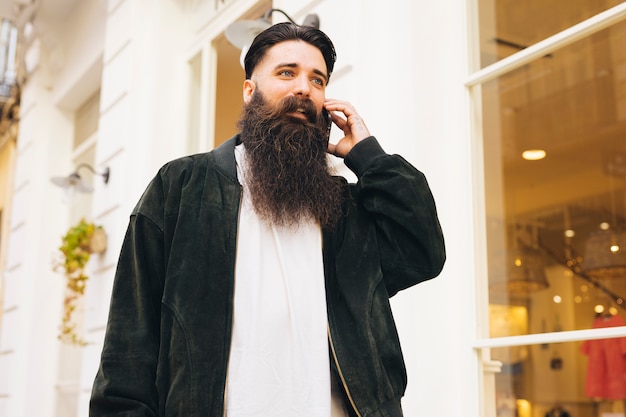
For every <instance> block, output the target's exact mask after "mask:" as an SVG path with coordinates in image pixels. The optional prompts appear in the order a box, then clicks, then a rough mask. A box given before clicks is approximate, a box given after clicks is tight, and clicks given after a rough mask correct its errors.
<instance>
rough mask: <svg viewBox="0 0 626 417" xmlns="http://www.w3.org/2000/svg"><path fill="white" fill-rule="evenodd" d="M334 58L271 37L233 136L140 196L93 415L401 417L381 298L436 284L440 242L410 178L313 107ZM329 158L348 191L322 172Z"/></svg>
mask: <svg viewBox="0 0 626 417" xmlns="http://www.w3.org/2000/svg"><path fill="white" fill-rule="evenodd" d="M334 62H335V51H334V47H333V45H332V42H331V41H330V39H328V37H327V36H326V35H325V34H324V33H323V32H321V31H319V30H318V29H314V28H310V27H300V26H296V25H294V24H291V23H281V24H277V25H274V26H272V27H270V28H269V29H267V30H266V31H264V32H263V33H261V34H260V35H258V36H257V38H256V39H255V40H254V43H253V44H252V45H251V47H250V49H249V51H248V53H247V55H246V58H245V69H246V80H245V81H244V85H243V95H244V103H245V106H244V112H243V115H242V117H241V119H240V122H239V127H240V134H238V135H236V136H235V137H234V138H233V139H231V140H230V141H228V142H226V143H225V144H223V145H222V146H220V147H219V148H218V149H216V150H214V151H212V152H209V153H206V154H201V155H194V156H190V157H186V158H181V159H178V160H175V161H172V162H170V163H168V164H166V165H165V166H164V167H163V168H162V169H161V170H160V171H159V173H158V174H157V175H156V177H155V178H154V179H153V181H152V182H151V183H150V185H149V186H148V188H147V189H146V191H145V193H144V195H143V196H142V197H141V199H140V201H139V203H138V204H137V206H136V208H135V210H134V211H133V213H132V215H131V219H130V224H129V226H128V230H127V234H126V237H125V240H124V244H123V247H122V250H121V254H120V259H119V263H118V269H117V272H116V278H115V283H114V287H113V295H112V301H111V310H110V316H109V322H108V327H107V331H106V337H105V341H104V349H103V352H102V358H101V364H100V368H99V370H98V374H97V376H96V380H95V383H94V387H93V392H92V398H91V403H90V415H92V416H185V417H191V416H216V417H217V416H220V417H221V416H224V415H225V416H227V417H252V416H254V417H263V416H265V417H283V416H284V417H294V416H304V417H329V416H333V417H335V416H342V417H344V416H363V417H365V416H371V417H382V416H392V417H396V416H401V415H402V410H401V406H400V399H401V397H402V395H403V393H404V390H405V387H406V372H405V367H404V361H403V358H402V353H401V350H400V344H399V340H398V336H397V333H396V329H395V325H394V321H393V317H392V313H391V309H390V306H389V297H391V296H392V295H394V294H395V293H396V292H398V291H399V290H402V289H405V288H407V287H410V286H412V285H415V284H416V283H419V282H422V281H424V280H427V279H430V278H433V277H435V276H437V275H438V274H439V273H440V271H441V269H442V267H443V264H444V261H445V251H444V241H443V236H442V233H441V228H440V226H439V221H438V219H437V214H436V209H435V204H434V201H433V199H432V195H431V192H430V190H429V187H428V185H427V182H426V180H425V178H424V176H423V175H422V174H421V173H420V172H419V171H417V170H416V169H415V168H413V167H412V166H411V165H410V164H408V163H407V162H406V161H405V160H404V159H402V158H401V157H399V156H394V155H387V154H386V153H384V151H383V150H382V148H381V147H380V145H379V144H378V142H377V141H376V139H375V138H374V137H373V136H371V135H370V133H369V131H368V129H367V127H366V125H365V123H364V122H363V120H362V119H361V117H360V116H359V115H358V113H357V112H356V110H355V109H354V107H353V106H352V105H351V104H349V103H347V102H345V101H340V100H333V99H326V97H325V88H326V85H327V83H328V79H329V77H330V75H331V72H332V70H333V66H334ZM330 120H332V122H333V123H334V124H335V125H336V126H337V127H338V128H339V129H341V130H342V131H343V133H344V137H343V138H342V139H341V140H339V141H338V142H337V144H329V143H328V129H329V128H330V125H329V122H330ZM327 153H331V154H334V155H336V156H339V157H342V158H345V163H346V165H347V166H348V167H350V168H351V169H352V170H353V171H354V172H355V174H356V175H357V176H358V178H359V181H358V183H357V184H351V185H349V184H347V183H346V181H345V180H344V179H341V178H339V177H336V176H333V175H331V173H330V169H329V166H328V162H327Z"/></svg>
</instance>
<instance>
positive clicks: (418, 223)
mask: <svg viewBox="0 0 626 417" xmlns="http://www.w3.org/2000/svg"><path fill="white" fill-rule="evenodd" d="M345 164H346V165H347V166H348V167H349V168H350V169H351V170H352V171H353V172H354V173H355V174H356V175H357V177H358V178H359V180H358V183H357V184H356V189H357V191H356V193H355V195H356V199H357V205H358V206H359V207H362V208H363V209H364V210H365V211H366V212H367V213H369V215H370V216H371V217H372V218H373V219H374V222H375V224H376V238H377V245H378V250H379V257H380V262H381V269H382V273H383V277H384V280H385V285H386V286H387V291H388V293H389V295H390V296H393V295H395V294H396V293H397V292H398V291H400V290H403V289H405V288H408V287H410V286H412V285H415V284H417V283H419V282H422V281H425V280H427V279H430V278H434V277H436V276H437V275H439V273H440V272H441V270H442V268H443V265H444V263H445V259H446V254H445V245H444V238H443V233H442V230H441V225H440V224H439V219H438V216H437V210H436V207H435V201H434V199H433V196H432V193H431V191H430V187H429V186H428V183H427V181H426V178H425V176H424V174H422V173H421V172H420V171H418V170H417V169H415V168H414V167H413V166H412V165H411V164H409V163H408V162H407V161H406V160H404V159H403V158H402V157H401V156H399V155H388V154H386V153H385V152H384V151H383V149H382V148H381V147H380V145H379V143H378V141H377V140H376V139H375V138H374V137H373V136H370V137H369V138H367V139H364V140H363V141H361V142H359V143H358V144H357V145H356V146H355V147H354V148H352V150H351V151H350V153H348V155H347V156H346V159H345Z"/></svg>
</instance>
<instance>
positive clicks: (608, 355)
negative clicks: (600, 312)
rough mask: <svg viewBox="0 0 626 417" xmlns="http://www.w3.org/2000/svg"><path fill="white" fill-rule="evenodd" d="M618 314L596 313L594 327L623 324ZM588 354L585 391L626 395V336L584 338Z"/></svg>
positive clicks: (610, 396)
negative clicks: (606, 315) (599, 315)
mask: <svg viewBox="0 0 626 417" xmlns="http://www.w3.org/2000/svg"><path fill="white" fill-rule="evenodd" d="M624 325H626V322H625V321H624V319H623V318H621V317H620V316H618V315H615V316H608V317H597V318H596V319H595V320H594V321H593V328H594V329H597V328H601V327H616V326H624ZM580 350H581V352H582V353H583V354H585V355H587V356H588V357H589V361H588V364H587V379H586V385H585V394H586V395H587V396H589V397H592V398H602V399H607V400H621V399H626V337H618V338H613V339H598V340H585V341H584V342H583V344H582V345H581V347H580Z"/></svg>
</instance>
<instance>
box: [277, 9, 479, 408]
mask: <svg viewBox="0 0 626 417" xmlns="http://www.w3.org/2000/svg"><path fill="white" fill-rule="evenodd" d="M275 4H278V7H280V8H283V9H284V10H285V11H287V12H288V13H290V14H291V13H293V14H295V16H294V18H295V17H297V19H296V21H301V20H302V19H303V18H304V15H305V14H306V13H309V12H315V13H318V15H319V16H320V20H321V29H322V30H324V31H325V32H327V33H328V35H329V36H330V37H331V39H333V42H334V43H335V46H336V49H337V55H338V59H337V66H336V70H335V71H336V74H335V75H333V78H332V79H331V83H330V84H329V88H328V95H329V96H333V97H336V98H341V99H346V100H348V101H351V102H352V103H353V104H354V105H355V107H356V108H357V110H358V111H359V113H360V114H361V116H362V117H363V119H364V120H365V122H366V123H367V125H368V127H369V129H370V131H371V132H372V134H374V135H376V136H377V138H378V139H379V141H380V142H381V144H382V145H383V147H384V148H385V149H386V150H387V151H388V152H390V153H399V154H401V155H402V156H404V157H405V158H406V159H408V160H409V161H411V162H412V163H413V164H414V165H415V166H416V167H417V168H418V169H420V170H421V171H422V172H424V173H425V174H426V176H427V178H428V180H429V183H430V186H431V188H432V190H433V194H434V196H435V199H436V201H437V205H438V210H439V214H440V219H441V223H442V227H443V230H444V233H445V237H446V246H447V252H448V261H447V263H446V266H445V269H444V271H443V273H442V275H441V276H440V277H438V278H437V279H435V280H433V281H430V282H427V283H424V284H421V285H418V286H417V287H414V288H411V289H409V290H406V291H404V292H401V293H400V294H398V295H397V296H395V297H394V299H393V300H392V306H393V308H394V314H395V317H396V322H397V325H398V331H399V333H400V337H401V341H402V345H403V350H404V354H405V359H406V362H407V368H408V374H409V385H408V389H407V392H406V396H405V399H404V401H403V407H404V411H405V414H406V415H407V416H415V415H436V416H471V415H478V414H477V413H478V407H479V403H478V387H477V386H476V381H477V375H476V364H477V359H476V357H475V353H474V352H473V350H472V349H471V348H470V343H471V341H472V340H473V339H474V338H475V335H476V331H477V330H476V329H477V323H476V314H475V311H474V310H475V307H474V305H475V300H476V295H475V293H476V290H475V277H474V275H475V265H474V256H475V253H474V246H475V244H474V213H473V206H474V202H473V194H472V192H473V189H472V188H473V182H474V181H473V179H472V169H471V168H472V167H471V160H472V152H473V149H472V146H471V143H470V125H469V110H468V98H467V91H466V89H465V87H464V77H465V76H466V74H467V71H468V70H467V68H468V52H467V42H468V40H467V33H466V31H467V22H466V13H467V11H466V2H465V1H464V0H448V1H443V2H415V1H412V0H397V1H394V2H393V3H386V4H384V5H383V4H381V3H380V2H374V1H358V2H357V1H342V2H331V1H329V0H326V1H306V0H300V1H298V2H294V1H287V0H285V1H281V2H275Z"/></svg>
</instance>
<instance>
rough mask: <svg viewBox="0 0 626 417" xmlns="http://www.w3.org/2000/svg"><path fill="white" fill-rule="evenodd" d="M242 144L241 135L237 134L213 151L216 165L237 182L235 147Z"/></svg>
mask: <svg viewBox="0 0 626 417" xmlns="http://www.w3.org/2000/svg"><path fill="white" fill-rule="evenodd" d="M240 143H241V139H240V138H239V134H236V135H235V136H233V137H232V138H230V139H228V140H227V141H226V142H224V143H222V144H221V145H220V146H218V147H217V148H215V149H214V150H213V155H214V156H215V163H216V164H217V166H218V167H219V168H220V169H221V170H222V171H223V172H224V173H226V175H228V176H229V177H231V178H232V179H233V180H234V181H237V162H236V161H235V146H237V145H239V144H240Z"/></svg>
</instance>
